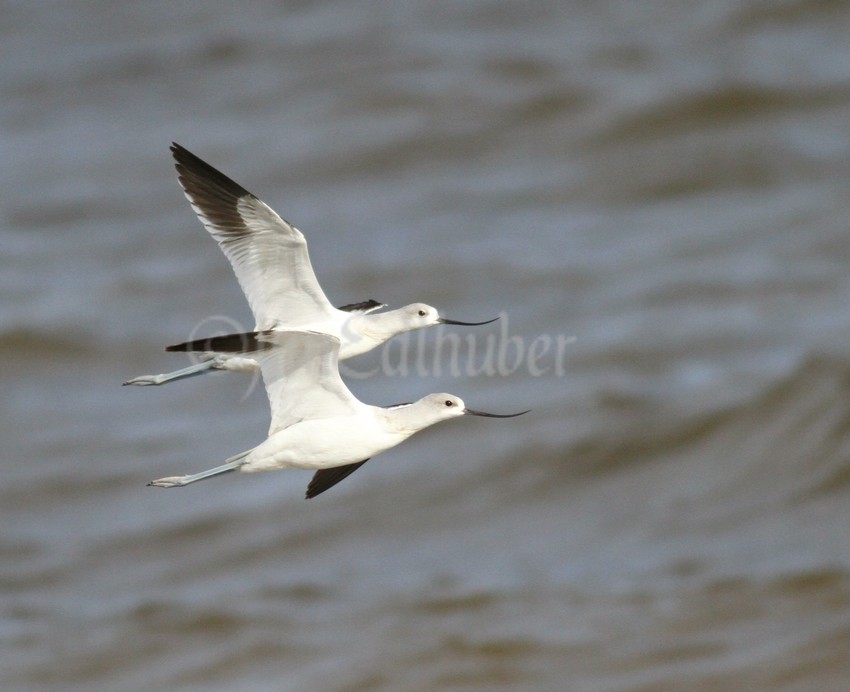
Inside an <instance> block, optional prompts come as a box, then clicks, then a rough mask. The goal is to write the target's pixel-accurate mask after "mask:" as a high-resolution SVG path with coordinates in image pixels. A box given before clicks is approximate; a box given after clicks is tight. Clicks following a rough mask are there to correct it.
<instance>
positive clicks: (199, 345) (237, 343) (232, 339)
mask: <svg viewBox="0 0 850 692" xmlns="http://www.w3.org/2000/svg"><path fill="white" fill-rule="evenodd" d="M271 333H272V331H271V330H267V331H263V332H248V333H246V334H226V335H224V336H211V337H207V338H206V339H196V340H195V341H185V342H183V343H182V344H173V345H171V346H166V347H165V350H166V351H171V352H186V351H216V352H217V353H253V352H255V351H265V350H266V349H269V348H272V346H273V344H272V343H271V342H270V341H268V340H266V339H263V338H262V337H263V336H266V335H269V334H271Z"/></svg>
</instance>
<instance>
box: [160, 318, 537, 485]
mask: <svg viewBox="0 0 850 692" xmlns="http://www.w3.org/2000/svg"><path fill="white" fill-rule="evenodd" d="M166 351H216V352H220V353H233V352H237V353H251V355H252V357H253V358H255V359H256V360H257V361H258V362H259V364H260V368H261V370H262V373H263V380H264V381H265V385H266V394H267V395H268V398H269V406H270V407H271V426H270V427H269V436H268V439H267V440H266V441H265V442H262V443H261V444H259V445H257V446H256V447H254V448H253V449H250V450H248V451H247V452H242V453H241V454H237V455H235V456H232V457H230V458H229V459H228V460H227V461H226V462H225V463H224V464H223V465H222V466H217V467H215V468H212V469H209V470H207V471H202V472H200V473H195V474H192V475H187V476H171V477H168V478H160V479H158V480H155V481H151V482H150V483H149V484H148V485H153V486H156V487H159V488H177V487H181V486H184V485H189V484H190V483H195V482H196V481H200V480H203V479H205V478H210V477H212V476H217V475H219V474H222V473H227V472H229V471H242V472H249V473H250V472H256V471H277V470H282V469H313V470H315V471H316V473H315V474H314V475H313V479H312V480H311V481H310V484H309V485H308V486H307V494H306V497H307V498H308V499H309V498H312V497H315V496H316V495H319V494H320V493H322V492H324V491H325V490H327V489H328V488H330V487H332V486H334V485H336V484H337V483H339V482H340V481H341V480H343V479H344V478H346V477H347V476H348V475H350V474H351V473H353V472H354V471H356V470H357V469H358V468H360V467H361V466H362V465H363V464H365V463H366V462H367V461H368V460H369V459H370V458H371V457H373V456H375V455H376V454H379V453H381V452H384V451H386V450H388V449H390V448H392V447H395V446H396V445H397V444H400V443H401V442H403V441H404V440H406V439H407V438H408V437H410V436H411V435H413V434H414V433H417V432H419V431H420V430H424V429H425V428H427V427H430V426H432V425H434V424H435V423H439V422H440V421H444V420H448V419H449V418H455V417H457V416H463V415H467V416H487V417H490V418H513V417H515V416H521V415H522V414H524V413H528V411H521V412H520V413H511V414H503V415H499V414H495V413H484V412H483V411H475V410H473V409H470V408H467V407H466V405H465V404H464V403H463V401H462V400H461V399H460V398H458V397H456V396H454V395H452V394H429V395H428V396H426V397H424V398H422V399H420V400H419V401H417V402H415V403H410V404H397V405H396V406H390V407H387V408H382V407H380V406H370V405H368V404H364V403H363V402H361V401H360V400H358V399H357V398H356V397H355V396H354V395H353V394H352V393H351V392H350V391H349V390H348V388H347V387H346V386H345V384H344V383H343V381H342V379H341V378H340V376H339V369H338V359H339V352H340V340H339V339H338V338H336V337H334V336H329V335H327V334H324V333H317V332H306V331H295V330H291V331H290V330H266V331H261V332H252V333H250V334H231V335H228V336H220V337H213V338H211V339H202V340H198V341H191V342H187V343H183V344H178V345H176V346H169V347H167V348H166Z"/></svg>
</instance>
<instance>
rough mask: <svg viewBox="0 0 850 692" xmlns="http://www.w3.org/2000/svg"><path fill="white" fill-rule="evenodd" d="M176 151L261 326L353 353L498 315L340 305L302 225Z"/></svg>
mask: <svg viewBox="0 0 850 692" xmlns="http://www.w3.org/2000/svg"><path fill="white" fill-rule="evenodd" d="M171 153H172V155H173V156H174V161H175V166H176V168H177V177H178V180H179V181H180V185H181V186H182V187H183V192H184V193H185V195H186V198H187V199H188V200H189V203H190V204H191V205H192V209H194V210H195V213H196V214H197V215H198V218H199V219H200V220H201V223H203V224H204V226H205V227H206V229H207V231H209V233H210V235H211V236H212V237H213V238H215V240H216V241H217V242H218V244H219V247H221V249H222V252H224V254H225V256H226V257H227V259H228V260H229V261H230V264H231V266H232V267H233V271H234V273H235V274H236V278H237V280H238V281H239V285H240V286H241V287H242V291H243V292H244V293H245V297H246V298H247V299H248V304H249V305H250V306H251V311H252V312H253V313H254V320H255V323H256V324H255V327H254V329H256V330H258V331H265V330H269V329H299V330H307V331H317V332H322V333H325V334H331V335H332V336H335V337H337V338H338V339H339V341H340V347H339V351H340V353H339V357H340V358H341V359H342V360H345V359H347V358H351V357H353V356H356V355H359V354H361V353H366V352H367V351H371V350H372V349H373V348H376V347H378V346H380V345H381V344H383V343H384V342H385V341H387V340H388V339H391V338H392V337H394V336H397V335H398V334H403V333H404V332H409V331H412V330H414V329H422V328H423V327H432V326H434V325H438V324H456V325H463V326H477V325H481V324H488V323H490V322H493V321H495V319H498V318H494V319H492V320H486V321H484V322H459V321H457V320H450V319H447V318H445V317H441V316H440V313H439V312H438V311H437V309H436V308H433V307H431V306H430V305H426V304H425V303H413V304H412V305H407V306H405V307H403V308H399V309H397V310H390V311H388V312H379V313H375V311H376V310H380V309H381V308H384V307H386V305H385V304H383V303H378V302H377V301H374V300H369V301H366V302H363V303H354V304H352V305H346V306H344V307H341V308H335V307H334V306H333V305H331V303H330V301H329V300H328V299H327V297H326V296H325V294H324V292H323V291H322V288H321V286H319V282H318V280H317V279H316V275H315V274H314V273H313V267H312V265H311V264H310V256H309V254H308V252H307V241H306V240H305V239H304V235H303V234H302V233H301V231H299V230H298V229H297V228H295V226H293V225H292V224H290V223H288V222H287V221H285V220H284V219H282V218H281V217H280V216H278V214H277V212H275V210H274V209H272V208H271V207H270V206H268V205H267V204H265V203H264V202H263V201H262V200H261V199H259V198H258V197H255V196H254V195H252V194H251V193H250V192H248V190H246V189H245V188H243V187H242V186H241V185H239V184H238V183H235V182H234V181H233V180H231V179H230V178H228V177H227V176H226V175H224V174H223V173H221V172H220V171H218V170H216V169H215V168H213V167H212V166H210V165H209V164H208V163H207V162H206V161H203V160H201V159H199V158H198V157H197V156H195V155H194V154H193V153H191V152H190V151H189V150H187V149H184V148H183V147H181V146H180V145H179V144H176V143H172V145H171ZM257 367H258V365H257V362H256V361H255V360H254V359H253V358H247V357H244V356H235V357H234V356H233V355H232V354H231V355H225V354H219V355H216V356H214V357H210V358H207V359H205V360H203V361H201V362H200V363H195V364H193V365H190V366H189V367H186V368H183V369H182V370H175V371H174V372H170V373H163V374H160V375H140V376H139V377H134V378H133V379H131V380H127V381H126V382H125V383H124V384H133V385H159V384H164V383H166V382H171V381H173V380H179V379H182V378H184V377H191V376H192V375H198V374H202V373H204V372H209V371H210V370H232V371H239V372H255V371H256V370H257Z"/></svg>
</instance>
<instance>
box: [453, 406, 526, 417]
mask: <svg viewBox="0 0 850 692" xmlns="http://www.w3.org/2000/svg"><path fill="white" fill-rule="evenodd" d="M530 410H531V409H528V411H530ZM528 411H520V412H519V413H486V412H484V411H476V410H475V409H471V408H465V409H463V413H464V415H467V416H484V417H485V418H516V417H517V416H522V415H523V414H526V413H528Z"/></svg>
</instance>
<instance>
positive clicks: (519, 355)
mask: <svg viewBox="0 0 850 692" xmlns="http://www.w3.org/2000/svg"><path fill="white" fill-rule="evenodd" d="M493 326H494V327H496V328H495V329H493V330H490V331H486V333H485V332H482V331H479V330H476V331H469V332H465V333H464V332H463V331H461V330H458V329H457V328H451V327H447V326H444V325H440V326H438V327H435V328H433V329H420V330H417V331H413V332H406V333H404V334H400V335H399V336H396V337H394V338H392V339H390V340H389V341H387V342H386V343H384V344H382V345H381V346H379V347H378V348H377V349H376V352H377V354H378V359H377V364H376V363H375V358H374V357H373V358H368V359H363V358H351V359H349V360H344V361H340V363H339V371H340V374H341V375H342V376H343V378H350V379H355V380H367V379H369V378H372V377H411V376H413V377H420V378H423V377H426V378H427V377H458V378H459V377H508V376H511V375H514V374H516V373H521V374H526V375H529V376H531V377H563V376H564V375H565V374H566V372H567V368H566V360H567V354H568V347H569V346H570V345H571V344H573V343H575V342H576V340H577V339H576V337H575V336H570V335H566V334H537V335H535V336H532V337H529V336H525V335H520V334H512V333H511V329H510V320H509V318H508V315H507V313H501V314H500V315H499V320H498V322H495V323H494V324H493ZM247 331H250V330H248V329H246V328H245V325H243V324H241V323H240V322H238V321H237V320H234V319H232V318H230V317H226V316H224V315H213V316H210V317H207V318H205V319H204V320H201V321H200V322H199V323H198V324H197V325H195V327H194V328H193V329H192V331H191V333H190V334H189V340H190V341H193V340H196V339H199V338H202V336H201V335H203V337H208V336H219V335H224V334H241V333H244V332H247ZM234 356H235V357H236V358H238V359H240V360H239V361H231V364H230V365H227V364H226V362H227V360H230V359H231V358H233V357H234ZM190 357H191V358H192V359H193V361H194V362H196V363H200V362H201V361H206V360H209V359H210V358H211V357H214V356H211V354H203V353H191V354H190ZM243 358H250V354H248V353H246V354H244V356H242V355H241V354H233V355H229V357H226V358H221V359H220V360H219V362H220V363H222V364H223V365H222V366H221V367H217V366H216V365H213V367H214V368H217V369H226V370H240V371H242V372H249V373H251V374H252V378H251V383H250V385H249V386H248V388H247V390H246V392H245V394H244V395H243V397H242V399H243V400H244V399H245V398H246V397H248V396H249V395H250V394H251V392H252V391H253V389H254V386H255V385H256V384H257V383H258V382H259V381H260V371H259V368H253V369H252V366H251V365H250V363H247V364H246V363H245V361H244V360H242V359H243ZM237 364H239V365H241V367H235V366H236V365H237Z"/></svg>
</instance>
